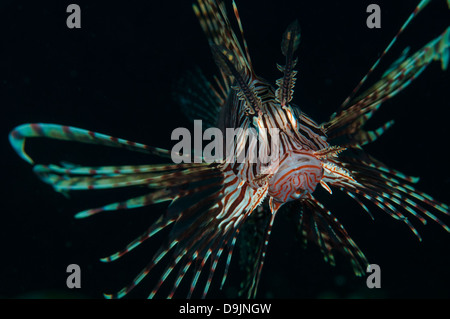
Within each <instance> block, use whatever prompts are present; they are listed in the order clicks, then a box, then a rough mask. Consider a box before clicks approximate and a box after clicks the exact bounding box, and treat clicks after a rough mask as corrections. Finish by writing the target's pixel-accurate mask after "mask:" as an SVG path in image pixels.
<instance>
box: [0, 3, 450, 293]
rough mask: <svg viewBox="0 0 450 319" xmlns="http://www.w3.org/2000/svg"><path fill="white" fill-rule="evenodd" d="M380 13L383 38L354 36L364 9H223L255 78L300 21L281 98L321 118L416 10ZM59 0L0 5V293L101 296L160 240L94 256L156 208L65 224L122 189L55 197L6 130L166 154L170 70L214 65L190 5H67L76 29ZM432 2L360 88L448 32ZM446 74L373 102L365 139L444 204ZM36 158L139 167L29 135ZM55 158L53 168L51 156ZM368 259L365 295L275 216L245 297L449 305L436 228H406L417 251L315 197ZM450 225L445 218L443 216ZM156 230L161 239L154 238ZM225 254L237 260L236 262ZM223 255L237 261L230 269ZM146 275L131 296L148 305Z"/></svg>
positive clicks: (351, 209) (382, 223) (354, 209)
mask: <svg viewBox="0 0 450 319" xmlns="http://www.w3.org/2000/svg"><path fill="white" fill-rule="evenodd" d="M371 2H375V3H378V4H379V5H380V7H381V12H382V16H381V17H382V21H381V29H376V30H375V29H373V30H372V29H368V28H367V27H366V18H367V15H368V14H367V13H366V7H367V5H368V4H369V3H370V2H368V1H346V2H345V3H342V2H340V1H339V2H338V1H325V0H323V1H317V2H313V1H300V0H296V1H287V0H278V1H272V0H262V1H237V4H238V7H239V9H240V16H241V18H242V20H243V25H244V29H245V35H246V38H247V41H248V44H249V47H250V53H251V56H252V59H253V64H254V67H255V70H256V72H257V73H258V74H259V75H261V76H262V77H264V78H266V79H268V80H270V81H273V83H274V81H275V80H276V79H277V78H278V77H280V73H279V72H278V71H277V70H276V63H283V58H282V56H281V52H280V40H281V35H282V34H283V31H284V29H285V28H286V26H287V25H288V24H289V23H290V22H291V21H292V20H294V19H298V20H299V23H300V25H301V28H302V42H301V45H300V49H299V52H298V53H299V62H298V66H297V69H298V71H299V73H298V81H297V89H296V96H295V101H296V103H297V104H298V105H300V107H301V108H302V110H304V111H305V112H307V113H308V114H310V115H311V116H312V117H313V118H314V119H316V120H317V121H318V122H321V121H324V120H326V119H327V117H328V116H329V115H330V114H331V113H332V112H333V111H334V109H335V108H336V107H337V106H338V105H340V103H341V102H342V101H343V100H344V99H345V98H346V96H347V95H348V94H349V93H350V91H351V90H352V89H353V88H354V87H355V86H356V84H357V83H358V81H359V80H360V79H361V78H362V76H363V75H364V74H365V72H366V71H367V70H368V69H369V68H370V66H371V65H372V64H373V62H374V61H375V60H376V58H377V57H378V56H379V55H380V54H381V52H382V51H383V49H384V48H385V47H386V46H387V44H388V43H389V41H390V40H391V39H392V37H393V36H394V35H395V33H396V32H397V30H398V29H399V28H400V26H401V25H402V23H403V22H404V21H405V20H406V18H407V17H408V15H409V13H410V12H412V11H413V10H414V6H415V5H416V2H418V1H395V3H392V2H394V1H381V0H377V1H371ZM70 3H71V2H68V1H20V0H18V1H15V2H12V1H9V2H4V3H3V4H2V5H1V6H0V105H1V108H2V116H1V117H0V121H1V125H0V136H1V138H0V140H1V146H0V149H1V154H2V155H1V159H2V166H1V167H2V168H3V172H2V175H1V177H2V178H1V183H2V185H3V190H2V192H1V196H2V201H1V204H2V205H1V209H0V212H1V213H0V214H1V215H0V216H1V222H0V225H1V226H0V227H1V231H0V242H1V243H2V252H1V263H0V297H3V298H18V297H40V298H45V297H50V298H56V297H71V296H74V297H86V298H102V293H103V292H114V291H117V290H119V289H120V288H122V287H123V286H124V285H125V284H128V283H129V282H130V281H131V280H132V279H133V278H134V276H135V275H136V274H137V273H138V272H139V271H140V270H141V268H142V267H144V265H145V264H146V263H147V262H148V261H149V260H150V258H151V256H152V253H153V252H154V251H155V249H156V247H157V245H159V244H160V243H161V240H162V239H163V236H161V237H157V238H156V239H155V241H153V242H150V243H147V244H145V245H143V246H142V247H140V248H138V249H136V250H135V251H133V252H132V253H130V254H129V255H128V256H125V257H123V259H121V260H119V261H117V262H115V263H113V264H103V263H101V262H99V261H98V260H99V258H100V257H104V256H106V255H109V254H111V253H114V252H116V251H117V250H119V249H121V248H123V247H124V246H125V245H126V244H127V243H128V242H129V241H131V240H132V239H134V238H135V237H137V236H138V235H139V234H140V233H142V232H143V231H144V230H145V229H146V228H147V226H148V225H150V223H151V222H152V221H153V220H155V218H156V217H157V216H158V214H159V213H161V212H162V211H163V210H164V207H163V206H158V207H156V208H147V209H139V210H136V211H123V212H116V213H111V214H104V215H103V216H100V215H99V216H95V217H93V218H92V219H86V220H74V219H73V217H72V216H73V214H75V213H76V212H78V211H80V210H83V209H85V208H90V207H95V206H99V205H101V204H104V203H109V202H112V201H115V200H117V199H118V198H126V195H127V194H128V195H130V194H131V196H133V195H134V194H135V193H133V192H125V193H126V194H125V195H124V194H123V193H122V192H93V193H90V194H83V193H74V194H73V195H72V196H71V199H66V198H65V197H64V196H63V195H61V194H57V193H55V192H53V190H52V189H51V188H50V187H49V186H47V185H45V184H43V183H42V182H40V181H39V180H38V179H37V178H36V177H35V176H34V174H33V173H32V170H31V167H30V166H29V165H28V164H26V163H25V162H23V161H22V160H20V159H19V157H18V156H16V154H14V152H13V150H12V149H11V147H10V146H9V142H8V139H7V136H8V133H9V131H10V130H11V129H12V128H13V127H14V126H16V125H18V124H21V123H27V122H43V123H59V124H66V125H72V126H77V127H82V128H86V129H90V130H95V131H98V132H103V133H106V134H111V135H114V136H119V137H123V138H127V139H130V140H133V141H139V142H143V143H146V144H149V145H154V146H159V147H165V148H170V147H171V145H173V143H172V142H171V141H170V133H171V131H172V130H173V129H174V128H176V127H190V124H189V123H188V121H187V119H186V118H185V117H184V116H183V115H182V114H181V113H180V110H179V107H178V105H176V104H175V103H174V102H173V101H172V100H171V89H172V86H173V84H174V83H176V81H177V79H178V78H179V77H180V76H182V74H183V73H184V72H185V71H186V70H189V69H192V68H193V67H195V66H200V67H201V68H202V69H203V70H204V71H205V73H206V75H207V76H209V77H211V76H212V75H213V74H214V73H215V72H216V68H215V65H214V63H213V60H212V58H211V56H210V51H209V48H208V46H207V42H206V40H205V37H204V35H203V33H202V31H201V29H200V27H199V25H198V22H197V21H196V18H195V16H194V14H193V12H192V9H191V1H181V0H178V1H170V2H169V1H164V2H155V1H108V2H102V3H100V2H99V3H92V1H91V2H89V1H78V2H76V3H77V4H79V5H80V7H81V10H82V13H81V29H69V28H67V26H66V18H67V16H68V13H66V8H67V6H68V5H69V4H70ZM449 17H450V11H448V10H447V6H446V4H445V1H444V0H442V1H434V2H433V3H432V4H431V5H430V6H429V7H428V8H426V9H425V10H424V11H423V12H422V13H421V14H420V16H419V17H418V18H417V19H416V20H415V21H414V22H413V25H411V27H410V28H409V29H407V31H406V33H405V34H404V36H402V37H401V38H400V40H399V42H398V43H397V45H396V46H395V47H394V48H393V50H392V51H391V53H390V54H389V55H388V56H387V57H386V59H385V60H384V62H383V63H382V64H381V65H380V69H379V71H378V72H375V73H374V75H373V77H371V78H370V79H369V82H370V83H373V81H375V80H376V79H377V77H379V76H380V75H381V74H382V71H383V70H385V69H386V68H387V67H388V66H389V64H390V63H392V62H393V61H394V60H395V59H396V57H397V56H399V55H400V53H401V52H402V50H403V48H405V47H406V46H408V45H410V46H411V47H412V50H415V49H419V48H420V47H422V46H423V45H424V44H426V43H427V42H428V41H430V40H431V39H433V38H435V37H436V36H438V35H439V34H440V33H441V32H443V31H444V30H445V28H446V27H448V26H449V21H450V19H449ZM449 88H450V73H449V71H447V72H442V71H441V70H440V67H439V65H438V64H437V63H435V64H433V65H431V66H430V67H429V69H428V70H426V71H425V72H424V73H423V74H422V75H421V76H420V78H419V79H418V80H417V81H415V82H414V83H413V84H411V86H410V87H409V88H408V89H407V90H405V91H404V92H402V93H401V94H399V95H398V96H396V97H395V98H394V99H393V100H391V101H389V102H387V103H385V104H384V105H383V107H382V109H381V110H380V112H379V114H377V116H376V117H375V118H374V119H373V122H372V123H373V125H374V126H373V127H376V125H377V124H378V125H381V124H383V123H384V121H387V120H389V119H395V121H396V124H395V126H394V127H393V128H392V129H391V130H390V131H389V132H387V133H386V135H385V136H384V137H383V138H381V139H380V140H379V141H377V142H376V143H374V144H373V145H370V146H369V147H368V150H369V151H370V153H371V154H372V155H374V156H375V157H377V158H378V159H380V160H382V161H383V162H385V163H386V164H389V165H390V166H391V167H394V168H396V169H398V170H400V171H402V172H404V173H407V174H410V175H414V176H420V177H421V181H420V183H419V184H418V188H419V189H421V190H423V191H425V192H427V193H429V194H431V195H432V196H434V197H435V198H436V199H439V200H441V201H444V202H447V203H449V202H450V198H449V195H448V194H449V191H450V172H449V171H450V170H449V166H448V165H449V162H450V161H449V157H448V154H449V153H448V147H449V143H448V140H449V137H450V128H449V124H448V115H449V111H448V109H449V106H450V105H449V98H448V94H449ZM27 145H29V148H28V147H27V150H29V152H30V154H32V155H33V156H34V157H35V158H36V159H37V160H39V162H57V161H59V160H66V161H70V162H74V163H82V164H93V165H101V164H104V165H108V164H129V163H143V162H146V161H148V160H147V159H146V158H145V157H144V156H141V155H135V153H130V152H126V151H125V152H119V151H110V150H108V149H103V148H101V149H100V150H98V149H96V148H95V147H92V146H84V145H78V144H64V143H56V142H55V143H53V142H49V141H30V142H29V144H27ZM56 159H57V160H56ZM321 195H322V196H321V198H323V199H324V204H325V205H326V206H327V207H328V208H330V209H331V210H332V211H333V213H334V214H335V215H336V216H337V217H338V218H339V220H340V221H341V222H342V223H343V224H344V226H345V227H346V229H347V231H348V232H349V234H350V235H351V236H352V238H353V239H354V240H355V242H356V243H357V244H358V245H359V247H360V248H361V249H362V250H363V251H364V253H365V254H366V256H367V257H368V259H369V262H371V263H375V264H378V265H380V267H381V270H382V275H381V284H382V288H380V289H377V290H370V289H368V288H367V287H366V284H365V278H355V277H354V276H353V274H352V270H351V266H350V264H349V263H348V261H347V260H345V259H344V258H341V256H338V258H337V265H336V266H335V267H330V266H329V265H327V264H326V263H325V262H324V261H323V260H322V257H321V255H320V252H319V250H318V249H317V248H316V247H313V246H312V245H310V246H309V247H308V249H306V250H304V249H302V248H301V247H300V245H299V243H298V242H296V241H295V239H294V238H295V234H294V231H293V229H292V225H291V224H290V221H289V219H288V218H287V217H286V216H283V215H281V214H280V216H279V218H278V220H277V223H276V224H275V226H274V230H273V236H272V238H271V242H270V247H269V251H268V254H267V258H266V265H265V268H264V271H263V274H262V279H261V286H260V289H259V294H258V296H259V297H263V298H264V297H268V298H271V297H275V298H298V297H300V298H325V297H334V298H352V297H356V298H370V297H380V298H410V297H412V298H432V297H440V298H448V297H450V288H449V286H450V271H449V269H450V257H449V253H448V252H449V248H448V247H449V244H450V234H448V233H446V232H445V231H444V230H442V229H441V228H440V227H438V226H437V225H435V224H434V223H431V222H429V223H428V225H427V226H425V227H423V226H421V225H419V223H416V221H415V220H414V221H413V222H415V225H417V227H418V229H419V231H420V232H421V234H422V237H423V239H424V240H423V242H421V243H420V242H418V241H417V239H416V238H415V236H414V235H413V234H412V233H411V232H410V231H409V230H408V228H407V227H406V226H405V225H404V224H403V223H399V222H397V221H395V220H393V219H391V218H390V217H389V216H387V215H386V214H384V213H383V212H381V211H379V210H378V209H376V208H375V207H371V208H372V212H373V214H374V215H375V221H374V222H373V221H371V220H370V218H369V217H367V216H366V215H365V213H364V212H363V211H362V210H361V209H360V208H359V206H358V205H356V204H355V203H354V202H352V201H351V200H350V199H347V198H345V197H344V196H342V195H339V194H333V195H332V196H329V195H327V194H321ZM443 220H444V221H447V223H450V217H448V216H447V217H446V218H445V217H444V218H443ZM162 235H164V234H162ZM237 256H238V254H236V257H237ZM235 261H236V260H235ZM72 263H75V264H78V265H80V267H81V270H82V277H81V283H82V287H81V288H80V289H78V290H76V291H73V290H69V289H68V288H67V287H66V277H67V276H68V274H67V273H66V267H67V265H69V264H72ZM219 276H220V271H219V273H218V275H217V278H216V281H215V282H214V283H213V285H212V287H211V294H210V296H211V297H233V296H235V295H236V291H237V288H238V286H239V279H240V278H241V274H240V273H239V268H238V266H237V263H236V262H235V263H233V264H232V266H231V270H230V275H229V281H228V283H227V284H226V286H225V288H224V290H223V291H220V290H219V289H218V281H219V280H218V279H219ZM156 279H157V278H150V279H149V280H146V281H144V282H143V283H142V284H141V286H140V287H138V288H136V290H135V291H133V292H132V293H131V294H130V295H129V296H130V298H142V297H146V296H147V294H148V293H149V291H150V290H151V289H152V287H153V284H154V282H155V280H156Z"/></svg>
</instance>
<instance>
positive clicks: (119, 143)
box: [9, 123, 171, 164]
mask: <svg viewBox="0 0 450 319" xmlns="http://www.w3.org/2000/svg"><path fill="white" fill-rule="evenodd" d="M32 137H43V138H50V139H56V140H65V141H75V142H81V143H88V144H98V145H105V146H111V147H119V148H124V149H128V150H132V151H139V152H143V153H147V154H153V155H157V156H162V157H168V158H170V157H171V152H170V151H168V150H164V149H161V148H157V147H151V146H148V145H144V144H141V143H136V142H132V141H128V140H125V139H121V138H117V137H113V136H109V135H105V134H101V133H97V132H93V131H88V130H84V129H80V128H76V127H72V126H66V125H59V124H47V123H31V124H22V125H19V126H17V127H16V128H14V129H13V130H12V131H11V133H10V134H9V141H10V143H11V145H12V147H13V148H14V150H15V151H16V152H17V154H19V156H20V157H21V158H23V159H24V160H25V161H27V162H28V163H30V164H34V161H33V160H32V159H31V157H30V156H29V155H28V154H27V153H26V152H25V140H26V139H27V138H32Z"/></svg>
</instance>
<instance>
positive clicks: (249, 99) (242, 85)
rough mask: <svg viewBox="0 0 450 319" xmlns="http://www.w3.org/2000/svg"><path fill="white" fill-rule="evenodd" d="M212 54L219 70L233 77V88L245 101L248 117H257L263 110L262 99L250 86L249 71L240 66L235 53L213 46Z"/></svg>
mask: <svg viewBox="0 0 450 319" xmlns="http://www.w3.org/2000/svg"><path fill="white" fill-rule="evenodd" d="M212 52H213V55H214V59H215V61H216V64H217V66H218V67H219V69H220V70H222V71H223V72H224V73H225V74H227V75H228V76H231V77H233V79H234V82H233V83H234V86H232V88H233V89H234V90H236V92H237V96H238V98H239V99H240V100H242V101H245V112H246V113H247V114H248V115H255V114H256V113H257V112H258V111H259V110H260V109H261V98H260V97H259V96H258V94H257V92H256V90H255V88H254V87H253V86H252V85H251V84H250V79H251V78H252V77H251V74H250V73H249V70H247V69H246V68H245V67H242V66H241V65H239V64H238V63H237V60H236V58H235V56H234V54H233V52H231V51H230V50H228V49H226V48H225V47H222V46H212Z"/></svg>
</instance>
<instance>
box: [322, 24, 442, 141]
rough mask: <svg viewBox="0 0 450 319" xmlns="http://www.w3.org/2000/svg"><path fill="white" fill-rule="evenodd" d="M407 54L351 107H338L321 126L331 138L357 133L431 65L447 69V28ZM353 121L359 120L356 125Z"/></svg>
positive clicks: (354, 101) (353, 102) (355, 100)
mask: <svg viewBox="0 0 450 319" xmlns="http://www.w3.org/2000/svg"><path fill="white" fill-rule="evenodd" d="M406 54H407V52H404V53H403V54H402V56H401V57H400V59H398V60H397V61H395V62H394V64H393V65H392V66H391V67H390V68H389V69H388V71H387V72H385V73H384V75H383V77H382V78H381V80H379V81H378V82H377V83H375V84H374V85H373V86H372V87H370V88H369V89H368V90H367V91H365V92H364V93H362V94H361V95H360V96H359V97H357V98H356V99H354V100H353V99H352V100H351V101H349V102H352V103H351V104H349V103H348V102H347V103H346V104H349V105H351V106H349V107H348V108H342V107H341V109H340V110H339V112H338V113H336V114H334V115H333V116H332V118H331V119H330V120H329V121H328V122H327V123H324V127H325V128H326V130H327V132H328V133H329V135H330V136H333V135H335V134H336V131H337V130H342V129H343V128H344V129H346V130H348V129H349V128H350V131H351V133H353V132H356V131H357V129H359V128H361V127H362V126H363V125H364V123H365V122H366V121H367V120H368V119H369V118H370V116H371V115H372V114H373V112H374V111H375V110H377V109H378V108H379V106H380V105H381V104H382V103H383V102H385V101H386V100H388V99H390V98H392V97H394V96H395V95H396V94H398V93H399V92H401V91H402V90H403V89H405V88H406V87H407V86H408V85H409V84H410V83H411V82H412V81H413V80H415V79H416V78H417V77H418V76H419V75H420V74H421V73H422V72H423V71H424V70H425V68H426V67H427V66H428V65H429V64H430V63H431V62H433V61H440V62H441V67H442V69H443V70H446V69H447V68H448V63H449V55H450V27H449V28H447V29H446V30H445V31H444V32H443V33H442V34H441V35H440V36H439V37H437V38H435V39H434V40H432V41H430V42H429V43H428V44H427V45H425V46H424V47H423V48H422V49H420V50H418V51H417V52H416V53H414V54H412V55H411V56H409V57H407V56H406ZM356 121H359V122H358V123H357V125H355V122H356Z"/></svg>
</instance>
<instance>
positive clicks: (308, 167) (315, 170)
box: [269, 151, 323, 203]
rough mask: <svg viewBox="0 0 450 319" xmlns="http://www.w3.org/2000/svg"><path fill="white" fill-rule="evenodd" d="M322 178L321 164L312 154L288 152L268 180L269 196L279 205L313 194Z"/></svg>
mask: <svg viewBox="0 0 450 319" xmlns="http://www.w3.org/2000/svg"><path fill="white" fill-rule="evenodd" d="M322 177H323V168H322V163H321V161H320V160H318V159H317V158H316V157H315V156H314V155H313V154H312V153H310V152H307V151H302V152H290V153H288V154H286V155H285V156H284V157H283V158H282V159H281V161H280V166H279V169H278V171H277V172H276V173H275V174H274V175H273V177H272V179H271V180H270V183H269V195H270V196H271V197H272V198H273V199H274V200H276V201H277V202H281V203H285V202H289V201H293V200H296V199H299V198H302V197H303V196H304V195H306V194H307V193H312V192H314V190H315V189H316V186H317V184H318V183H319V182H320V180H321V179H322Z"/></svg>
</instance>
